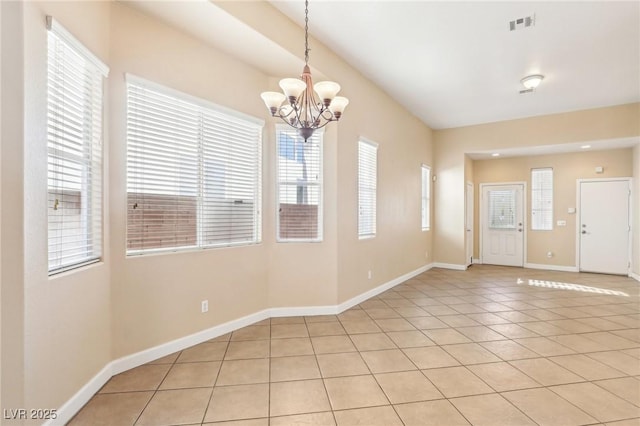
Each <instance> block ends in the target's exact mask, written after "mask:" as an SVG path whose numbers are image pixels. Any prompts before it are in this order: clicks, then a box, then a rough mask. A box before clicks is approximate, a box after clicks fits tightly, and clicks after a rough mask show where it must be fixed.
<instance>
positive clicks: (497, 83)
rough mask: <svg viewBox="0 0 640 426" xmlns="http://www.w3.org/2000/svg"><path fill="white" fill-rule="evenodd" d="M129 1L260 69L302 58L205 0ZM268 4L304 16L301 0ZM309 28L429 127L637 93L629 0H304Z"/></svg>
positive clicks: (634, 98)
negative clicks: (526, 89) (529, 88)
mask: <svg viewBox="0 0 640 426" xmlns="http://www.w3.org/2000/svg"><path fill="white" fill-rule="evenodd" d="M236 1H238V0H236ZM127 3H128V4H129V5H132V6H134V7H136V8H138V9H141V10H143V11H144V12H145V13H148V14H151V15H155V16H156V17H158V18H160V19H163V20H165V21H167V22H169V23H170V24H172V25H174V26H176V27H178V28H181V29H182V30H184V31H186V32H189V33H191V34H193V35H195V36H197V37H199V38H201V39H203V40H205V41H208V42H210V43H212V44H213V45H215V46H216V47H218V48H220V49H222V50H225V51H227V52H229V53H231V54H233V55H234V56H236V57H238V58H240V59H241V60H243V61H245V62H248V63H250V64H252V65H254V66H257V67H259V68H261V69H263V70H265V71H266V72H268V73H269V74H270V75H273V76H276V77H285V76H289V74H290V73H291V72H290V71H288V70H291V69H296V70H297V69H298V68H299V67H300V63H301V57H302V53H303V46H304V45H303V40H302V39H301V40H300V46H301V47H300V57H296V56H295V55H292V54H291V53H290V52H287V51H286V50H285V49H284V48H282V47H281V46H278V45H277V44H276V43H275V42H273V41H271V40H269V39H267V38H266V37H264V36H263V35H262V34H259V33H258V32H257V31H255V30H253V29H252V28H251V27H250V26H248V25H246V24H244V23H242V22H240V21H239V20H237V19H235V18H234V17H233V16H231V15H230V14H228V13H227V12H225V11H223V10H222V9H220V8H219V7H217V6H216V5H215V3H211V2H209V1H207V0H195V1H193V0H191V1H190V0H186V1H185V0H173V1H144V0H133V1H127ZM271 3H272V4H273V5H274V6H275V7H276V8H278V9H279V10H280V11H282V12H283V13H284V14H285V15H287V16H289V17H290V18H291V19H292V20H293V21H294V22H296V23H300V24H301V25H303V24H304V2H303V1H301V0H295V1H293V0H292V1H271ZM533 14H535V26H533V27H529V28H525V29H522V30H517V31H514V32H510V31H509V21H510V20H513V19H516V18H520V17H524V16H527V15H533ZM309 31H310V33H311V34H312V35H313V36H314V37H315V38H317V39H318V40H320V41H322V42H323V43H324V44H325V45H327V46H328V47H329V48H331V49H332V50H333V51H334V52H336V53H337V54H338V55H340V56H341V57H342V58H344V59H345V60H346V61H347V62H349V63H350V64H352V65H353V66H354V67H355V68H357V69H358V70H359V71H360V72H361V73H362V74H363V75H365V76H366V77H368V78H369V79H371V80H372V81H374V82H375V83H376V84H377V85H378V86H380V87H381V88H382V89H383V90H385V91H386V92H387V93H389V94H390V95H391V96H393V97H394V98H396V99H397V100H398V101H399V102H400V103H401V104H403V105H404V106H405V107H406V108H408V109H409V110H411V111H412V112H413V113H414V114H415V115H416V116H417V117H419V118H420V119H421V120H422V121H424V122H425V123H426V124H427V125H429V126H430V127H432V128H434V129H443V128H451V127H459V126H467V125H472V124H479V123H488V122H494V121H501V120H509V119H514V118H521V117H529V116H535V115H544V114H553V113H558V112H565V111H574V110H581V109H588V108H596V107H601V106H609V105H617V104H625V103H631V102H638V101H640V2H638V1H632V2H611V1H601V2H584V1H572V2H559V1H555V2H480V1H474V2H439V1H438V2H427V1H401V0H388V1H380V0H360V1H326V0H311V2H310V5H309ZM311 48H312V50H311V54H310V55H311V59H310V64H311V65H313V45H311ZM325 71H326V72H327V73H330V70H325ZM533 73H541V74H544V75H545V79H544V81H543V82H542V84H541V85H540V87H539V88H538V89H537V91H536V92H535V93H530V94H525V95H521V94H519V93H518V92H519V90H520V89H522V88H523V87H522V86H521V84H520V79H521V78H522V77H524V76H525V75H528V74H533ZM314 75H315V74H314ZM317 77H318V76H316V78H317ZM341 94H344V95H345V96H347V97H349V96H350V94H349V88H348V87H343V90H342V92H341Z"/></svg>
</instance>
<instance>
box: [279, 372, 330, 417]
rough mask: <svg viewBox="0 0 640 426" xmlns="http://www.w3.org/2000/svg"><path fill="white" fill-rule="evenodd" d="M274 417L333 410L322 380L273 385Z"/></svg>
mask: <svg viewBox="0 0 640 426" xmlns="http://www.w3.org/2000/svg"><path fill="white" fill-rule="evenodd" d="M270 407H271V408H270V413H271V415H272V416H286V415H290V414H304V413H316V412H321V411H328V410H330V409H331V407H330V405H329V400H328V399H327V393H326V391H325V388H324V385H323V384H322V380H300V381H296V382H280V383H272V384H271V392H270Z"/></svg>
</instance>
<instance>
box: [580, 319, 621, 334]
mask: <svg viewBox="0 0 640 426" xmlns="http://www.w3.org/2000/svg"><path fill="white" fill-rule="evenodd" d="M578 321H580V322H583V323H585V324H587V325H590V326H592V327H595V328H597V329H598V330H602V331H611V330H620V328H621V327H620V324H618V323H615V322H613V321H609V320H607V319H606V318H595V317H594V318H580V319H579V320H578Z"/></svg>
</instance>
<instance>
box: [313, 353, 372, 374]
mask: <svg viewBox="0 0 640 426" xmlns="http://www.w3.org/2000/svg"><path fill="white" fill-rule="evenodd" d="M316 357H317V359H318V364H319V365H320V371H321V372H322V377H340V376H357V375H361V374H368V373H369V368H367V365H366V364H365V363H364V361H363V359H362V357H361V356H360V353H358V352H348V353H339V354H321V355H317V356H316Z"/></svg>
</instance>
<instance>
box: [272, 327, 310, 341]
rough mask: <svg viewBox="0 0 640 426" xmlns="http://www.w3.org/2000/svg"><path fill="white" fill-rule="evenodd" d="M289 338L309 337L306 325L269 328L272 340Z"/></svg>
mask: <svg viewBox="0 0 640 426" xmlns="http://www.w3.org/2000/svg"><path fill="white" fill-rule="evenodd" d="M291 337H309V332H308V331H307V325H306V324H279V325H272V326H271V338H272V339H286V338H291Z"/></svg>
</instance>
